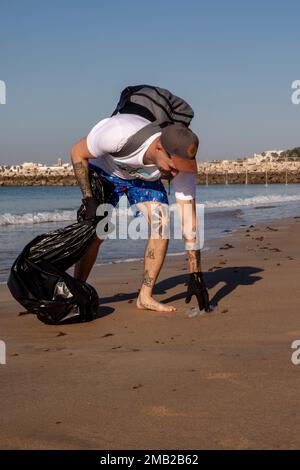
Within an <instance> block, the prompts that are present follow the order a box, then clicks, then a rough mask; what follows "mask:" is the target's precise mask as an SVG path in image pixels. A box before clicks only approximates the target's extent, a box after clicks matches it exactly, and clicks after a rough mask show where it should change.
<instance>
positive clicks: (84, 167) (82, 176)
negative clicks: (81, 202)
mask: <svg viewBox="0 0 300 470" xmlns="http://www.w3.org/2000/svg"><path fill="white" fill-rule="evenodd" d="M70 153H71V158H72V163H73V168H74V173H75V176H76V179H77V181H78V184H79V187H80V189H81V192H82V195H83V198H84V199H86V198H88V197H92V191H91V187H90V182H89V171H88V170H89V167H88V165H89V162H88V161H89V159H90V158H95V157H93V155H91V153H90V152H89V150H88V147H87V143H86V138H83V139H81V140H80V141H79V142H77V143H76V144H75V145H73V147H72V149H71V152H70Z"/></svg>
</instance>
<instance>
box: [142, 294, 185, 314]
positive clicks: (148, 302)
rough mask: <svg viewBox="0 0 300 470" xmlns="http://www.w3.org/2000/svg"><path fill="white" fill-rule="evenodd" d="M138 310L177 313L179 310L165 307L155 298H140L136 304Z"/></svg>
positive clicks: (168, 306)
mask: <svg viewBox="0 0 300 470" xmlns="http://www.w3.org/2000/svg"><path fill="white" fill-rule="evenodd" d="M136 306H137V308H139V309H141V310H155V311H156V312H175V311H176V310H177V309H176V308H175V307H173V305H165V304H162V303H160V302H157V300H155V299H153V297H147V298H146V297H143V299H142V298H141V296H139V297H138V299H137V302H136Z"/></svg>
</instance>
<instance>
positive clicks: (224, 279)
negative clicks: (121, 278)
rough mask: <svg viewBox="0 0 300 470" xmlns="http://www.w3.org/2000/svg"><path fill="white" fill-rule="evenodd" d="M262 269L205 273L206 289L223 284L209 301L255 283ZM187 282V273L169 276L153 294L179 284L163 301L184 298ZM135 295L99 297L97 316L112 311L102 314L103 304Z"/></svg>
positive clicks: (249, 267)
mask: <svg viewBox="0 0 300 470" xmlns="http://www.w3.org/2000/svg"><path fill="white" fill-rule="evenodd" d="M262 271H263V269H262V268H256V267H253V266H236V267H227V268H220V269H217V270H216V271H214V272H207V273H205V274H204V278H205V282H206V285H207V288H208V289H212V288H213V287H215V286H217V285H218V284H220V283H221V284H223V285H222V286H221V287H220V289H219V290H218V291H217V292H216V294H215V295H214V296H213V298H211V299H210V301H211V303H213V304H218V303H219V302H220V301H221V300H222V299H223V298H224V297H226V296H228V295H230V294H231V293H232V292H233V291H234V290H235V289H236V288H237V287H238V286H240V285H243V286H251V285H252V284H255V282H257V281H259V280H260V279H262V277H261V276H257V275H256V274H258V273H261V272H262ZM187 282H188V274H180V275H178V276H173V277H169V278H168V279H165V280H163V281H160V282H158V283H157V284H156V286H155V288H154V295H155V294H156V295H157V294H167V293H168V291H169V290H171V289H173V288H174V287H177V286H178V285H180V286H181V287H182V292H180V293H178V294H175V295H172V296H170V297H168V298H166V299H164V301H163V302H164V303H170V302H174V301H176V300H179V299H184V298H185V295H186V286H187ZM137 296H138V291H135V292H129V293H118V294H116V295H113V296H110V297H102V298H100V305H101V307H100V312H99V317H101V316H105V315H109V313H112V312H108V311H107V312H106V313H103V314H102V311H104V309H105V308H107V307H103V305H104V304H109V303H111V302H114V303H115V302H124V301H129V300H135V299H136V298H137ZM99 317H98V318H99Z"/></svg>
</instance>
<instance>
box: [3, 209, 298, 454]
mask: <svg viewBox="0 0 300 470" xmlns="http://www.w3.org/2000/svg"><path fill="white" fill-rule="evenodd" d="M224 235H226V237H224V238H222V239H219V240H216V241H215V242H213V243H212V244H211V249H210V250H209V251H207V252H205V253H204V256H203V268H204V271H205V273H206V274H205V278H206V281H207V284H208V287H209V291H210V296H211V298H212V300H213V301H215V302H218V307H217V308H216V310H215V311H214V312H212V313H210V314H206V315H203V316H196V317H194V318H187V317H186V315H185V313H186V310H187V306H186V305H185V303H184V295H185V290H186V287H185V286H184V283H185V282H186V280H187V269H186V266H187V263H186V261H185V256H175V257H168V258H167V261H166V263H165V266H164V268H163V270H162V272H161V275H160V278H159V282H158V284H157V288H156V294H157V298H158V299H159V300H162V301H164V302H172V303H173V304H174V305H175V306H176V307H177V308H178V311H177V312H176V313H170V314H165V313H157V312H150V311H140V310H137V309H136V308H135V303H134V302H135V298H136V296H137V289H138V286H139V282H140V277H141V270H142V264H141V263H140V262H134V263H120V264H114V265H109V266H105V267H103V266H101V267H96V268H95V269H94V271H93V274H92V276H91V279H90V282H91V283H92V284H93V285H94V286H95V287H96V288H97V290H98V292H99V295H100V297H101V304H102V306H101V308H100V310H99V318H98V319H97V320H95V321H94V322H91V323H86V324H80V325H64V326H47V325H44V324H42V323H40V322H39V321H38V320H37V319H36V318H35V317H34V316H33V315H31V314H27V315H19V313H20V312H23V311H24V309H23V308H22V307H21V306H20V305H19V304H18V303H17V302H16V301H14V300H13V299H12V298H11V296H10V293H9V291H8V290H7V288H6V286H4V285H2V286H0V339H2V340H4V341H5V342H6V346H7V364H6V365H0V380H1V387H0V400H1V426H0V447H1V449H267V448H269V449H296V448H299V447H300V433H299V431H300V414H299V411H298V408H299V389H300V365H299V366H295V365H293V364H292V362H291V355H292V353H293V350H292V349H291V344H292V342H293V341H294V340H297V339H300V309H299V306H300V290H299V278H300V276H299V274H300V256H299V254H300V253H299V251H300V249H299V239H300V218H295V219H292V220H285V221H282V222H273V223H272V224H269V226H268V227H267V226H266V224H265V225H261V226H257V227H249V226H245V227H241V228H240V230H239V231H238V232H236V233H235V234H233V235H231V234H224ZM193 305H194V304H193Z"/></svg>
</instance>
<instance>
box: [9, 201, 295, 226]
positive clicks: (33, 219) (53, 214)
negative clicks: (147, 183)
mask: <svg viewBox="0 0 300 470" xmlns="http://www.w3.org/2000/svg"><path fill="white" fill-rule="evenodd" d="M295 201H300V194H299V195H270V196H253V197H248V198H236V199H221V200H219V201H218V200H211V201H203V202H202V204H204V206H205V208H206V209H213V208H235V207H243V206H244V207H247V206H257V205H264V206H265V205H267V204H274V203H277V204H278V203H286V202H295ZM198 204H201V202H198ZM172 207H173V208H174V207H175V204H172ZM117 214H118V215H119V216H121V217H122V216H124V215H125V214H127V215H128V216H133V215H138V212H135V211H133V210H132V209H130V208H129V207H128V208H124V207H122V208H120V209H119V210H118V211H117ZM63 221H66V222H68V221H70V222H75V221H76V210H61V211H45V212H33V213H25V214H11V213H5V214H1V215H0V226H5V225H21V224H31V225H32V224H42V223H46V222H63Z"/></svg>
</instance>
